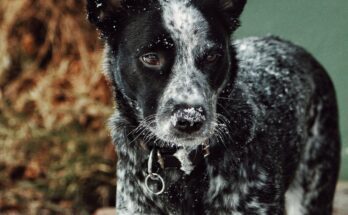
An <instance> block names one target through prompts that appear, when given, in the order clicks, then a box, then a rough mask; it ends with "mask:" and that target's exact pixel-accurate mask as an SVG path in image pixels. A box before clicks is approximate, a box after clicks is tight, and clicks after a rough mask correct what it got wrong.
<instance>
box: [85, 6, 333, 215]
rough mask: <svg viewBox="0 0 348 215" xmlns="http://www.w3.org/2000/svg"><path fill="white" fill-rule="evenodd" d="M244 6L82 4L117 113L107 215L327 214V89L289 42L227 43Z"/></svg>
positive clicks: (323, 77) (321, 72)
mask: <svg viewBox="0 0 348 215" xmlns="http://www.w3.org/2000/svg"><path fill="white" fill-rule="evenodd" d="M245 4H246V0H88V2H87V13H88V19H89V21H90V22H91V23H92V24H94V25H95V26H96V28H97V29H99V32H100V34H101V38H102V40H103V41H104V42H105V62H104V64H105V74H106V76H107V78H108V79H109V81H110V85H111V87H112V91H113V93H114V94H113V95H114V99H115V101H116V107H117V108H116V109H117V110H115V112H114V114H113V115H112V117H111V119H110V121H109V124H110V128H111V136H112V138H113V142H114V143H115V145H116V151H117V156H118V163H117V194H116V198H117V200H116V210H117V214H199V215H201V214H233V215H240V214H246V215H252V214H271V215H274V214H288V215H300V214H311V215H319V214H331V213H332V205H333V197H334V190H335V186H336V182H337V177H338V171H339V163H340V137H339V126H338V113H337V104H336V96H335V91H334V87H333V84H332V82H331V80H330V78H329V76H328V75H327V73H326V71H325V69H324V68H323V67H322V66H321V65H320V64H319V63H318V62H317V61H316V60H315V59H314V58H313V57H312V56H311V55H310V54H309V53H308V52H306V51H305V50H304V49H303V48H301V47H298V46H297V45H294V44H292V43H291V42H288V41H285V40H282V39H280V38H278V37H275V36H267V37H251V38H246V39H242V40H236V41H233V42H232V41H231V39H230V38H231V36H232V35H233V32H234V31H235V30H236V29H237V28H238V27H239V25H240V22H239V17H240V14H241V13H242V11H243V9H244V6H245Z"/></svg>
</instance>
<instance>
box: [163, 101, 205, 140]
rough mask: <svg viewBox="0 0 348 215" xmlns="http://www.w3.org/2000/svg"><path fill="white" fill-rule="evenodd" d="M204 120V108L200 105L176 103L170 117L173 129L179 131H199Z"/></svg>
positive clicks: (190, 132) (189, 132)
mask: <svg viewBox="0 0 348 215" xmlns="http://www.w3.org/2000/svg"><path fill="white" fill-rule="evenodd" d="M205 121H206V114H205V110H204V108H203V107H201V106H195V107H193V106H185V105H177V106H176V107H175V108H174V111H173V112H172V116H171V119H170V122H171V125H172V126H173V128H174V129H176V130H177V131H178V132H181V133H187V134H192V133H194V132H197V131H199V130H200V129H201V128H202V127H203V124H204V122H205Z"/></svg>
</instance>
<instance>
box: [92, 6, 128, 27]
mask: <svg viewBox="0 0 348 215" xmlns="http://www.w3.org/2000/svg"><path fill="white" fill-rule="evenodd" d="M122 4H123V0H87V18H88V20H89V21H90V22H91V23H93V24H94V25H95V26H96V27H97V28H99V29H100V30H101V31H105V30H107V28H112V27H113V26H115V24H116V23H113V22H116V21H118V19H117V16H119V15H120V14H121V13H122V11H123V8H122Z"/></svg>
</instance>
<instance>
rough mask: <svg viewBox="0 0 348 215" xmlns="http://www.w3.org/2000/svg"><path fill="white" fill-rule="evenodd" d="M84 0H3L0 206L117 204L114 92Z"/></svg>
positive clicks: (43, 208)
mask: <svg viewBox="0 0 348 215" xmlns="http://www.w3.org/2000/svg"><path fill="white" fill-rule="evenodd" d="M101 48H102V47H101V44H100V42H99V40H98V38H97V34H96V33H95V30H94V28H93V27H92V26H90V25H89V24H88V23H87V20H86V15H85V10H84V1H83V0H66V1H55V0H2V1H1V4H0V212H17V213H26V214H51V213H59V214H70V213H78V214H84V213H90V212H93V211H94V210H95V209H96V208H98V207H100V206H112V205H113V204H114V187H115V184H114V183H115V179H114V169H115V166H114V164H115V154H114V151H113V146H112V145H111V143H110V139H109V137H108V131H107V130H106V126H105V122H106V119H107V117H108V116H109V114H110V113H111V111H112V103H111V97H112V95H111V94H110V93H109V89H108V87H107V84H106V81H105V79H104V77H103V75H102V73H101V67H100V62H101V52H100V50H101Z"/></svg>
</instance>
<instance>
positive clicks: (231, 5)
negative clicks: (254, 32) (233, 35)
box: [217, 0, 247, 31]
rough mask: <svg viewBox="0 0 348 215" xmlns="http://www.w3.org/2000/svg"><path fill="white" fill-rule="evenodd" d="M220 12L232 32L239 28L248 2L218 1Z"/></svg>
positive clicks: (243, 0) (237, 0)
mask: <svg viewBox="0 0 348 215" xmlns="http://www.w3.org/2000/svg"><path fill="white" fill-rule="evenodd" d="M217 1H218V7H219V8H218V10H219V11H220V12H221V15H222V16H223V18H224V20H225V22H226V24H227V25H228V27H229V29H230V30H231V31H234V30H236V29H237V28H238V27H239V17H240V15H241V13H242V12H243V9H244V6H245V4H246V2H247V0H217Z"/></svg>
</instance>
